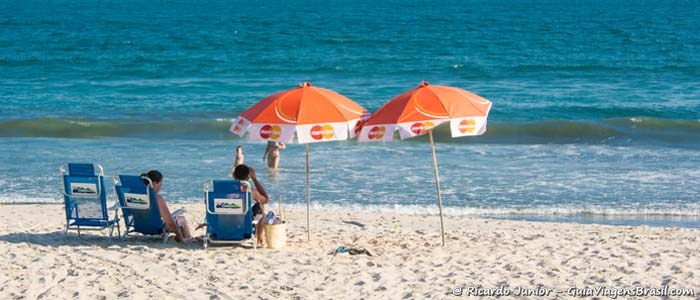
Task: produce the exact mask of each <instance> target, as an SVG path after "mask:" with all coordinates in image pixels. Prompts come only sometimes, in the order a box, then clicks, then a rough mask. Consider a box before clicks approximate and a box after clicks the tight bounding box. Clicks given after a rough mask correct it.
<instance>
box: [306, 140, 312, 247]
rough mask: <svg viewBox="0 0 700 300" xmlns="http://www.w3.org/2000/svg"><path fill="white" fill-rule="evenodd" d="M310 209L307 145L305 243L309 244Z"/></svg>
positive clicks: (307, 145) (307, 148) (307, 154)
mask: <svg viewBox="0 0 700 300" xmlns="http://www.w3.org/2000/svg"><path fill="white" fill-rule="evenodd" d="M310 207H311V193H310V192H309V144H306V241H308V242H311V224H310V223H311V222H310V221H309V209H310Z"/></svg>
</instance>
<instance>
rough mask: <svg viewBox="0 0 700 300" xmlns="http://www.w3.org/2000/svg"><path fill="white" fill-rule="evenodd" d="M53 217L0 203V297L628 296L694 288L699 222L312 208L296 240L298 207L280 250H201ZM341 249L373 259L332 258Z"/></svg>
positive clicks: (50, 211)
mask: <svg viewBox="0 0 700 300" xmlns="http://www.w3.org/2000/svg"><path fill="white" fill-rule="evenodd" d="M185 207H186V209H187V213H186V216H187V217H188V219H189V220H191V222H196V221H200V220H202V218H203V216H204V207H203V205H193V204H192V205H185ZM64 214H65V213H64V211H63V208H62V205H57V204H42V205H34V204H26V205H1V206H0V220H1V221H0V222H1V223H0V253H1V255H0V257H1V258H0V268H2V269H1V271H0V299H121V298H124V299H242V298H244V297H246V298H250V297H254V298H256V299H456V298H481V299H483V298H486V299H488V298H495V297H497V296H498V294H503V295H502V296H506V297H505V298H518V297H520V298H532V299H554V298H562V299H564V298H571V297H572V296H576V295H578V296H585V297H586V298H591V299H592V298H593V297H596V295H597V297H598V298H599V299H607V298H614V297H615V296H617V298H620V299H625V298H630V294H629V293H633V292H634V293H640V292H644V293H646V295H647V296H649V297H651V296H652V295H657V294H659V293H672V292H676V291H677V290H675V289H683V288H686V289H693V288H694V289H696V290H695V291H694V292H695V293H698V292H700V274H698V270H700V258H699V257H700V250H698V249H699V248H698V236H699V235H700V230H697V229H687V228H655V227H647V226H639V227H620V226H603V225H579V224H568V223H567V224H563V223H536V222H522V221H506V220H492V219H480V218H464V217H447V218H446V219H445V227H446V231H447V245H446V246H445V247H441V246H440V229H439V220H438V217H437V216H434V215H432V216H423V215H398V214H397V215H392V214H373V213H363V214H358V213H348V212H342V211H335V212H323V213H322V212H320V211H312V214H311V215H312V221H311V227H312V230H311V242H307V241H306V239H307V236H306V212H305V211H304V210H298V209H297V210H292V211H289V212H288V217H287V220H288V230H287V236H288V243H287V247H286V248H285V249H282V250H271V249H265V248H258V249H257V250H254V249H252V248H248V247H241V246H217V247H210V248H209V249H206V250H205V249H204V248H203V247H202V245H201V244H200V243H186V244H181V243H176V242H174V241H173V240H172V239H171V240H170V241H169V242H168V243H167V244H162V243H161V242H160V241H159V240H158V239H156V238H147V237H140V236H132V237H129V238H128V239H126V240H125V241H119V240H116V239H112V240H110V239H108V238H107V233H108V231H102V232H99V231H91V232H87V234H84V235H83V237H82V238H80V239H79V238H78V237H77V234H76V233H75V232H74V231H71V232H69V233H68V234H64V233H63V226H64V222H65V215H64ZM196 232H197V234H203V232H204V231H203V230H199V231H196ZM339 246H345V247H346V248H349V249H366V250H369V253H370V254H372V255H371V256H370V255H368V254H367V253H359V254H354V255H351V254H349V253H337V254H335V255H334V254H333V253H335V250H336V249H337V248H338V247H339ZM456 287H460V288H461V290H460V289H456ZM460 292H461V294H462V296H460V297H458V296H455V295H454V294H459V293H460ZM522 292H526V293H527V294H530V295H528V296H523V295H522V294H521V293H522ZM506 293H507V294H506ZM576 293H578V294H576ZM596 293H598V294H596ZM623 293H627V294H623ZM477 294H479V295H481V296H477ZM698 295H700V294H696V295H695V296H671V297H670V298H671V299H698V298H699V297H700V296H698ZM642 298H646V297H642ZM654 298H658V296H657V297H654Z"/></svg>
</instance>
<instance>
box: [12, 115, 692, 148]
mask: <svg viewBox="0 0 700 300" xmlns="http://www.w3.org/2000/svg"><path fill="white" fill-rule="evenodd" d="M230 122H231V121H230V120H228V119H224V118H212V119H204V118H201V119H191V120H168V119H165V120H162V119H156V120H149V121H134V120H102V119H88V118H53V117H43V118H34V119H16V120H3V121H0V137H50V138H101V137H148V138H162V139H169V138H184V139H229V138H232V137H234V136H233V135H232V134H230V133H229V132H228V128H229V126H230ZM434 132H435V139H436V141H438V142H443V143H473V142H478V143H505V144H541V143H547V144H549V143H611V142H614V141H626V142H629V141H636V142H639V143H645V142H651V143H657V142H664V143H669V144H686V143H688V144H696V143H698V142H700V120H674V119H659V118H646V117H635V118H613V119H605V120H601V121H568V120H545V121H537V122H528V123H491V124H489V126H488V130H487V132H486V134H484V135H483V136H480V137H476V138H475V137H465V138H457V139H453V138H452V137H451V135H450V130H449V127H448V126H447V124H445V125H442V126H439V127H437V128H436V129H435V131H434ZM422 139H427V137H418V138H415V139H413V140H418V141H420V140H422Z"/></svg>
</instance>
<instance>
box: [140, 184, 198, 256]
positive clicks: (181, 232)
mask: <svg viewBox="0 0 700 300" xmlns="http://www.w3.org/2000/svg"><path fill="white" fill-rule="evenodd" d="M144 176H147V177H148V178H149V179H151V182H152V184H153V190H154V191H155V192H156V201H157V202H158V211H160V217H161V218H162V219H163V223H165V228H166V229H167V230H168V231H170V232H174V233H175V240H176V241H178V242H183V241H184V242H186V241H189V240H191V239H192V235H191V233H190V227H189V226H188V225H187V219H185V216H182V215H180V216H176V217H174V218H173V215H172V214H171V213H170V209H168V204H167V203H165V198H163V196H161V195H160V194H159V192H160V189H161V188H162V187H163V174H161V173H160V172H159V171H157V170H151V171H148V173H143V174H141V177H144ZM143 183H144V184H146V185H148V180H146V179H144V180H143ZM178 225H179V227H178Z"/></svg>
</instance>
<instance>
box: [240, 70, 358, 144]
mask: <svg viewBox="0 0 700 300" xmlns="http://www.w3.org/2000/svg"><path fill="white" fill-rule="evenodd" d="M367 115H368V113H367V110H366V109H365V108H364V107H362V106H361V105H359V104H357V103H356V102H354V101H352V100H350V99H349V98H347V97H345V96H343V95H341V94H338V93H336V92H334V91H331V90H328V89H323V88H319V87H315V86H311V84H310V83H308V82H305V83H302V84H300V85H299V87H297V88H293V89H289V90H286V91H281V92H278V93H275V94H272V95H270V96H267V97H265V98H263V99H262V100H260V101H258V102H257V103H255V104H254V105H253V106H251V107H250V108H248V109H247V110H245V111H244V112H243V113H241V115H240V116H239V117H238V118H237V119H236V120H234V122H233V125H232V126H231V129H230V130H231V132H233V133H235V134H238V135H239V136H243V135H244V134H245V132H246V131H247V132H249V133H250V135H249V139H251V140H268V141H283V142H291V141H292V140H293V139H294V134H295V133H296V136H297V139H298V142H299V143H313V142H322V141H332V140H346V139H348V138H353V137H355V136H357V134H358V133H359V131H360V128H361V125H362V122H361V119H362V118H363V117H366V116H367Z"/></svg>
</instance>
